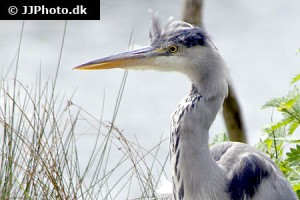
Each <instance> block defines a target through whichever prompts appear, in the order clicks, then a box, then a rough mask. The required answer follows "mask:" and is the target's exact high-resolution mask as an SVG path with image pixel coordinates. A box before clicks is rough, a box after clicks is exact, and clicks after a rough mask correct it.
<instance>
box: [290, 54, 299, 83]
mask: <svg viewBox="0 0 300 200" xmlns="http://www.w3.org/2000/svg"><path fill="white" fill-rule="evenodd" d="M299 51H300V50H299ZM299 80H300V74H297V75H296V76H295V77H294V78H293V79H292V81H291V84H294V83H296V82H297V81H299Z"/></svg>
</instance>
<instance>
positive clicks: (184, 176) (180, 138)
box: [172, 84, 225, 199]
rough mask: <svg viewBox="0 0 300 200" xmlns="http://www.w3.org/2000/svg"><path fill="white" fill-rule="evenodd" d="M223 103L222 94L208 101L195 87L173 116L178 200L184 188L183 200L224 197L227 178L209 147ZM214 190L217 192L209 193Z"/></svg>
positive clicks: (174, 172)
mask: <svg viewBox="0 0 300 200" xmlns="http://www.w3.org/2000/svg"><path fill="white" fill-rule="evenodd" d="M223 100H224V96H221V95H219V96H214V97H210V98H207V99H205V98H204V97H203V96H202V94H201V90H200V88H198V87H197V85H196V84H193V86H192V90H191V93H190V94H189V95H188V96H187V97H186V98H185V99H184V100H183V102H182V103H181V104H180V105H179V107H178V109H177V111H176V112H177V113H176V112H175V113H174V115H175V116H177V117H175V120H174V116H173V131H172V133H174V134H172V144H173V152H172V153H173V154H172V163H173V166H174V171H173V182H174V187H175V190H176V193H177V195H178V198H179V196H180V191H181V187H184V191H185V196H184V199H221V198H216V197H219V195H223V196H224V193H222V191H224V190H225V189H224V188H225V175H224V174H223V172H222V170H221V169H220V167H219V166H218V165H217V163H216V162H215V161H214V159H213V158H212V156H211V154H210V148H209V129H210V126H211V124H212V122H213V121H214V120H215V117H216V115H217V113H218V111H219V109H220V107H221V105H222V103H223ZM174 147H175V148H174ZM182 185H183V186H182ZM212 190H214V192H209V193H208V192H207V191H212ZM219 193H220V194H219ZM209 195H214V196H209Z"/></svg>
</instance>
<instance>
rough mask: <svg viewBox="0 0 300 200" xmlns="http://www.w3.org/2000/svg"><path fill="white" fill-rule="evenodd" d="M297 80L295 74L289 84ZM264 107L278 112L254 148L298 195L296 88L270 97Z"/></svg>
mask: <svg viewBox="0 0 300 200" xmlns="http://www.w3.org/2000/svg"><path fill="white" fill-rule="evenodd" d="M299 80H300V74H298V75H297V76H296V77H295V78H293V80H292V82H291V83H292V84H294V83H295V82H297V81H299ZM263 108H264V109H266V108H271V109H273V111H276V112H277V113H280V114H281V119H280V120H279V121H277V122H273V120H272V123H271V125H269V126H268V127H267V128H265V129H264V132H265V136H266V138H265V139H264V140H261V141H260V142H259V144H258V145H257V147H258V148H259V149H260V150H262V151H263V152H265V153H267V154H268V155H269V156H270V158H271V159H273V160H274V161H275V163H276V164H277V165H278V166H279V168H280V170H281V171H282V172H283V173H284V175H285V176H286V177H287V179H288V180H289V181H290V183H291V184H292V186H293V189H294V191H295V192H296V193H297V195H298V197H300V139H299V138H297V139H296V137H299V125H300V91H299V88H298V87H296V86H295V87H294V89H293V90H292V91H290V92H289V93H288V94H287V95H286V96H284V97H280V98H275V99H272V100H271V101H269V102H267V103H266V104H265V105H264V106H263Z"/></svg>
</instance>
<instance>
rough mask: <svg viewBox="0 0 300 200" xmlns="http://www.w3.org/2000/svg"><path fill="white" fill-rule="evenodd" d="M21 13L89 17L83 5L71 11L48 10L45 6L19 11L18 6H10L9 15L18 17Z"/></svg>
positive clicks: (25, 7)
mask: <svg viewBox="0 0 300 200" xmlns="http://www.w3.org/2000/svg"><path fill="white" fill-rule="evenodd" d="M19 11H21V13H20V14H22V15H87V8H85V7H83V5H77V6H76V7H75V8H73V9H71V10H70V9H69V8H62V7H60V6H56V7H54V8H48V7H46V6H44V5H41V6H22V7H21V9H18V7H17V6H10V7H9V8H8V13H9V14H10V15H16V14H18V12H19Z"/></svg>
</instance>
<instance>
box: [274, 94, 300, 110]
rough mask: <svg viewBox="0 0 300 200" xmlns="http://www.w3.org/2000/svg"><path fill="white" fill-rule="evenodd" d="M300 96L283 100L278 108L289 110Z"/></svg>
mask: <svg viewBox="0 0 300 200" xmlns="http://www.w3.org/2000/svg"><path fill="white" fill-rule="evenodd" d="M299 98H300V95H296V96H295V97H293V98H291V99H289V100H287V101H283V102H281V103H280V105H279V107H278V108H277V110H278V111H283V112H286V111H287V110H289V109H291V108H292V107H293V105H294V104H295V103H296V102H297V101H298V100H299Z"/></svg>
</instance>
